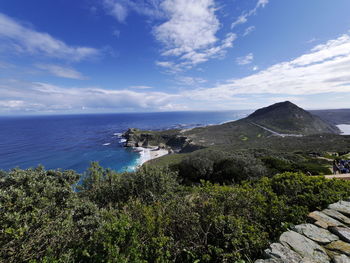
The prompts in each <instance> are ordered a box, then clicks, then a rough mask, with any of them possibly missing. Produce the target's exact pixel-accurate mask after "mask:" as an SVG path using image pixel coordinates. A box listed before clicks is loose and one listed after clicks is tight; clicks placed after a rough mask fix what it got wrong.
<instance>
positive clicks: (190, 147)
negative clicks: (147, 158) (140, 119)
mask: <svg viewBox="0 0 350 263" xmlns="http://www.w3.org/2000/svg"><path fill="white" fill-rule="evenodd" d="M122 137H123V138H124V139H125V140H126V142H125V147H133V148H135V147H142V148H146V149H147V148H151V149H154V148H155V147H157V148H158V149H162V150H168V153H169V154H173V153H184V152H192V151H194V150H198V149H201V148H203V147H202V146H199V145H196V144H195V143H194V142H193V141H192V140H191V139H189V138H188V137H186V136H184V135H183V134H182V130H165V131H142V130H139V129H136V128H129V129H128V130H127V131H126V132H125V133H123V135H122Z"/></svg>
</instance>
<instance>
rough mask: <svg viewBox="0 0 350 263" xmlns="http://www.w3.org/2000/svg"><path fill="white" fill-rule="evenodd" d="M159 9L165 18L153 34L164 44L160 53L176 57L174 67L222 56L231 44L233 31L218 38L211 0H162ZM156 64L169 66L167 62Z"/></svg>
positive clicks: (192, 64)
mask: <svg viewBox="0 0 350 263" xmlns="http://www.w3.org/2000/svg"><path fill="white" fill-rule="evenodd" d="M161 8H162V10H163V11H164V13H165V14H166V17H168V19H167V21H166V22H164V23H162V24H160V25H158V26H156V27H155V28H154V35H155V37H156V39H157V40H158V41H159V42H161V43H162V44H163V46H164V50H163V52H162V56H168V57H175V58H177V59H178V61H176V62H174V64H175V65H176V66H177V69H179V70H181V69H188V68H191V67H192V66H194V65H197V64H199V63H203V62H206V61H208V60H209V59H211V58H217V57H222V56H223V55H224V54H225V50H226V49H228V48H231V47H232V46H233V41H234V40H235V38H236V35H235V34H233V33H227V34H226V35H225V37H224V38H223V39H222V40H220V39H219V38H218V37H217V33H218V31H219V29H220V22H219V20H218V18H217V17H216V15H215V11H216V9H215V2H214V0H165V1H164V2H162V4H161ZM159 65H161V66H166V67H168V66H170V64H169V62H168V61H167V63H166V64H163V65H162V64H159ZM172 66H174V65H172ZM176 71H177V70H176Z"/></svg>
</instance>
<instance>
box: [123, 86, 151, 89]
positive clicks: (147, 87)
mask: <svg viewBox="0 0 350 263" xmlns="http://www.w3.org/2000/svg"><path fill="white" fill-rule="evenodd" d="M129 88H130V89H153V87H150V86H131V87H129Z"/></svg>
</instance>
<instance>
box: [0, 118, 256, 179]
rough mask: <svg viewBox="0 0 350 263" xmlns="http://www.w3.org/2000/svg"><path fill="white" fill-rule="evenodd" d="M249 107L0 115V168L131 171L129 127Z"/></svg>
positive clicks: (192, 123) (193, 121) (179, 122)
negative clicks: (125, 136)
mask: <svg viewBox="0 0 350 263" xmlns="http://www.w3.org/2000/svg"><path fill="white" fill-rule="evenodd" d="M249 113H250V111H225V112H163V113H123V114H96V115H65V116H30V117H28V116H27V117H0V169H3V170H9V169H12V168H14V167H19V168H23V169H24V168H29V167H36V166H38V165H39V164H42V165H44V166H45V168H47V169H57V168H61V169H73V170H76V171H77V172H79V173H82V172H84V171H85V170H86V169H87V168H88V167H89V164H90V162H91V161H98V162H100V164H101V165H102V166H103V167H106V168H111V169H113V170H116V171H125V170H132V169H134V167H135V166H136V165H137V163H138V159H139V157H140V155H139V154H138V153H137V152H133V151H132V149H129V148H124V147H123V145H122V141H121V137H120V136H121V133H123V132H124V131H126V130H127V129H128V128H130V127H135V128H140V129H148V130H163V129H171V128H180V129H185V128H191V127H196V126H204V125H210V124H219V123H222V122H227V121H230V120H237V119H240V118H242V117H245V116H246V115H247V114H249Z"/></svg>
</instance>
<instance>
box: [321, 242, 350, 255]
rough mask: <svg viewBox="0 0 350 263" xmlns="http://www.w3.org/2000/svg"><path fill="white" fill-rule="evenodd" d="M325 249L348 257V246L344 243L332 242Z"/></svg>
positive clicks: (349, 247) (349, 249) (349, 251)
mask: <svg viewBox="0 0 350 263" xmlns="http://www.w3.org/2000/svg"><path fill="white" fill-rule="evenodd" d="M326 248H327V249H329V250H332V251H335V252H338V253H340V254H345V255H347V256H350V244H349V243H346V242H344V241H340V240H338V241H334V242H332V243H330V244H328V245H327V246H326Z"/></svg>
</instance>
